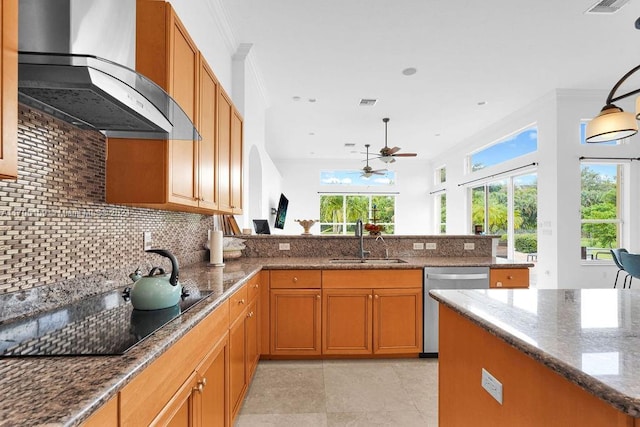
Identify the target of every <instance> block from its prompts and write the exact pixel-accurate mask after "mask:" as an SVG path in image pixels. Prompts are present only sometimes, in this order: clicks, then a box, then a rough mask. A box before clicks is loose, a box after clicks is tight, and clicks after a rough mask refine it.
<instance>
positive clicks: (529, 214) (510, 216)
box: [470, 173, 538, 260]
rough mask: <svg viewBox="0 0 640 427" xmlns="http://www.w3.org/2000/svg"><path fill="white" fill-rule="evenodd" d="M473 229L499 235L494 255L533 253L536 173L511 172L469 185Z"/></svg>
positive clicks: (526, 255)
mask: <svg viewBox="0 0 640 427" xmlns="http://www.w3.org/2000/svg"><path fill="white" fill-rule="evenodd" d="M470 197H471V225H472V229H473V232H477V231H480V232H484V233H486V234H495V235H498V236H500V239H499V241H498V247H497V253H496V256H498V257H500V258H508V259H516V260H525V259H527V258H528V259H529V260H530V259H531V255H530V254H536V253H537V250H538V245H537V224H538V183H537V174H535V173H529V174H524V175H513V176H509V177H506V178H504V179H501V180H497V181H491V182H487V183H486V184H483V185H479V186H476V187H473V188H470Z"/></svg>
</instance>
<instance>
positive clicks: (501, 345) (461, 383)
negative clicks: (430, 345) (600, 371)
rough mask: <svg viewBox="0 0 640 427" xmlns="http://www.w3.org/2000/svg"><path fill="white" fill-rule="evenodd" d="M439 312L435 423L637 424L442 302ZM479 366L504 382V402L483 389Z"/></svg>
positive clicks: (488, 426)
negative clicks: (436, 414)
mask: <svg viewBox="0 0 640 427" xmlns="http://www.w3.org/2000/svg"><path fill="white" fill-rule="evenodd" d="M439 313H440V314H439V318H440V331H441V332H440V347H439V362H438V379H439V380H438V402H439V404H438V418H439V419H438V424H439V425H441V426H474V427H485V426H486V427H494V426H619V427H622V426H625V427H631V426H637V425H638V421H637V420H638V419H637V418H632V417H631V416H629V415H628V414H625V413H623V412H621V411H619V410H618V409H616V408H614V407H613V406H611V405H610V404H609V403H607V402H606V401H604V400H603V399H600V398H598V397H596V396H595V395H593V394H591V393H589V392H588V391H585V390H584V389H583V388H581V387H579V386H578V385H576V384H575V383H573V382H571V381H569V380H567V379H566V378H564V377H563V376H562V375H559V374H558V373H557V372H555V371H553V370H552V369H551V368H549V367H547V366H546V365H544V364H543V363H542V362H540V361H538V360H534V358H532V357H531V356H529V355H527V354H525V353H524V352H522V351H521V350H517V349H516V348H514V347H512V346H511V345H509V344H507V343H506V342H505V341H503V340H502V339H501V338H498V337H496V336H495V335H493V334H491V333H490V332H488V331H486V330H485V329H483V328H481V327H479V326H477V325H476V324H475V323H473V322H471V321H470V320H469V319H467V318H466V317H464V316H462V315H461V314H459V313H458V312H456V311H454V310H452V309H451V308H449V307H447V306H445V305H443V304H440V309H439ZM443 332H444V333H443ZM483 369H485V370H487V371H488V372H489V373H490V374H491V375H493V376H494V377H495V378H496V379H497V380H498V381H500V382H501V383H502V390H503V402H502V404H500V403H498V402H496V400H495V399H494V398H493V397H492V396H491V395H490V394H489V393H487V391H486V390H485V389H483V388H482V386H481V380H480V378H481V376H482V370H483Z"/></svg>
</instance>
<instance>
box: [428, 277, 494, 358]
mask: <svg viewBox="0 0 640 427" xmlns="http://www.w3.org/2000/svg"><path fill="white" fill-rule="evenodd" d="M432 289H489V267H426V268H425V269H424V304H423V312H424V313H423V324H422V331H423V333H424V337H423V352H422V353H421V354H420V357H438V301H436V300H434V299H433V298H431V297H430V296H429V291H430V290H432Z"/></svg>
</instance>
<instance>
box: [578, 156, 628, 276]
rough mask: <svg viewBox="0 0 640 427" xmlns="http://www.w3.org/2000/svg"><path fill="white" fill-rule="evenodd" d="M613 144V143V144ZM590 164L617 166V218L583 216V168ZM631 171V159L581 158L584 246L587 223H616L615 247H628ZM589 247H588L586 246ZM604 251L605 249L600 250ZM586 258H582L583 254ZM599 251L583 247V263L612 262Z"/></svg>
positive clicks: (580, 243)
mask: <svg viewBox="0 0 640 427" xmlns="http://www.w3.org/2000/svg"><path fill="white" fill-rule="evenodd" d="M612 145H613V144H612ZM588 165H615V166H616V218H615V219H595V218H594V219H590V218H587V219H584V218H582V209H583V204H582V191H583V182H582V170H583V166H588ZM629 173H630V162H629V161H621V160H613V159H612V160H607V159H598V160H593V159H582V160H580V195H581V197H580V242H579V246H580V247H581V248H582V247H583V246H582V227H583V225H585V224H616V243H615V245H614V247H618V248H621V247H626V246H625V244H626V240H627V238H626V224H627V219H628V218H627V215H628V213H627V210H626V206H627V204H628V203H629V199H628V197H629V196H630V195H629V191H628V190H629V189H628V188H627V187H628V184H627V182H629V180H628V177H629ZM585 248H587V247H585ZM596 249H597V248H596ZM602 249H603V250H607V249H609V248H602ZM600 252H603V251H600ZM583 255H584V256H585V258H582V256H583ZM597 255H598V253H597V252H596V253H595V254H593V253H592V254H589V253H588V251H587V250H585V251H584V254H583V250H582V249H581V252H580V256H581V262H582V263H583V264H602V263H605V264H612V263H613V259H611V258H608V257H607V258H605V259H598V257H597Z"/></svg>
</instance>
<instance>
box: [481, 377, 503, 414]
mask: <svg viewBox="0 0 640 427" xmlns="http://www.w3.org/2000/svg"><path fill="white" fill-rule="evenodd" d="M482 388H484V389H485V390H487V392H488V393H489V394H490V395H491V397H493V398H494V399H495V400H497V401H498V403H499V404H501V405H502V383H501V382H500V381H498V380H497V379H496V377H494V376H493V375H491V374H490V373H489V372H487V370H486V369H484V368H482Z"/></svg>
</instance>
